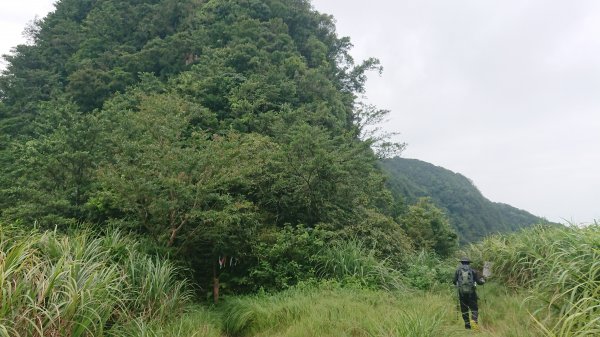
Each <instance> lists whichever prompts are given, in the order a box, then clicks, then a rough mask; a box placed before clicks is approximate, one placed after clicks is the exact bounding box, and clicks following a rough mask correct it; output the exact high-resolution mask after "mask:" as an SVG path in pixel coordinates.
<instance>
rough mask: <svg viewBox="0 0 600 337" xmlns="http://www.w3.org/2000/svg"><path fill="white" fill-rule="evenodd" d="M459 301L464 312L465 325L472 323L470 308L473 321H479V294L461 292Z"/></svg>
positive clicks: (461, 310) (462, 312)
mask: <svg viewBox="0 0 600 337" xmlns="http://www.w3.org/2000/svg"><path fill="white" fill-rule="evenodd" d="M458 301H459V303H460V312H461V314H462V318H463V321H465V326H470V325H471V324H470V321H469V310H471V315H472V318H473V321H474V322H475V323H477V315H478V312H477V310H478V309H477V294H476V293H472V294H468V295H463V294H459V295H458Z"/></svg>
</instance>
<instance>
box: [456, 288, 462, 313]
mask: <svg viewBox="0 0 600 337" xmlns="http://www.w3.org/2000/svg"><path fill="white" fill-rule="evenodd" d="M460 314H462V313H461V312H460V293H459V292H458V286H456V320H457V321H458V320H459V315H460Z"/></svg>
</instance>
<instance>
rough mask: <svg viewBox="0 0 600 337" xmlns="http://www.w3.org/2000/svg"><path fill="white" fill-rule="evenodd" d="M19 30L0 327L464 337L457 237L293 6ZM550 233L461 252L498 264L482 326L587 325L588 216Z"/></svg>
mask: <svg viewBox="0 0 600 337" xmlns="http://www.w3.org/2000/svg"><path fill="white" fill-rule="evenodd" d="M27 34H28V35H29V38H30V39H31V44H29V45H20V46H17V47H16V48H15V49H14V50H13V53H11V55H7V56H5V59H6V61H7V62H8V68H7V70H6V71H4V72H3V73H2V75H1V76H0V288H1V293H0V294H1V295H0V336H11V337H13V336H17V337H25V336H33V337H50V336H65V337H79V336H86V337H87V336H186V337H189V336H306V335H313V336H328V335H329V336H340V335H346V336H464V335H465V332H464V331H463V330H462V329H461V324H460V323H458V324H457V320H458V316H455V315H456V311H454V306H455V304H456V303H455V302H454V291H453V289H452V287H451V286H450V285H449V284H448V283H449V282H450V279H451V277H452V275H453V271H454V268H455V265H456V257H455V255H456V254H457V253H458V252H457V250H458V249H459V246H458V242H459V233H457V232H456V230H455V229H454V228H453V227H452V222H451V220H450V219H449V218H448V217H447V216H446V214H445V213H444V209H443V207H446V206H444V205H443V204H437V205H436V200H435V198H433V197H432V199H426V198H420V199H414V200H412V199H411V198H412V194H410V191H408V190H407V191H405V192H401V193H399V192H398V190H395V191H394V193H392V191H390V190H389V189H388V188H387V187H386V177H385V174H384V173H383V172H382V170H381V167H380V162H379V159H381V157H382V156H383V155H386V154H387V155H389V154H391V153H394V151H396V153H397V151H399V150H401V149H402V148H403V146H404V144H394V143H389V141H388V140H387V139H385V137H382V136H381V135H377V134H369V133H368V132H366V130H369V129H370V123H372V122H374V121H375V122H376V121H378V120H380V119H381V118H382V117H383V116H384V115H385V113H386V111H384V110H379V109H377V108H376V107H373V106H370V105H368V104H364V103H363V102H361V101H360V100H359V97H362V95H363V94H364V83H365V80H366V74H367V72H369V71H380V70H381V69H380V67H379V63H378V61H377V60H375V59H367V60H365V61H363V62H355V60H353V59H352V57H351V56H350V54H349V50H350V48H351V43H350V41H349V39H348V38H341V37H338V36H337V34H336V32H335V25H334V19H333V17H331V16H328V15H324V14H321V13H318V12H316V11H315V10H313V9H312V7H311V4H310V1H308V0H244V1H237V0H207V1H202V0H126V1H123V0H59V1H57V3H56V10H55V11H54V12H52V13H51V14H49V15H48V17H46V18H44V19H43V20H39V21H36V22H33V23H32V25H31V26H30V27H28V29H27ZM436 179H437V178H436ZM440 179H441V178H440ZM414 180H415V181H417V180H418V179H416V178H415V179H414ZM448 184H451V183H448ZM390 186H391V188H392V189H394V183H393V180H390ZM423 186H427V185H425V184H423ZM402 193H406V194H402ZM469 193H471V192H468V191H467V194H469ZM415 196H417V195H415ZM468 200H469V199H468V198H466V199H465V201H464V202H465V203H467V202H470V201H468ZM476 203H477V202H475V205H477V204H476ZM465 207H467V206H465ZM468 207H478V206H468ZM481 211H485V209H484V208H482V209H481ZM474 212H477V210H476V209H475V210H474ZM472 214H475V213H472ZM517 215H518V214H517ZM521 215H522V214H521ZM518 216H519V215H518ZM518 216H517V217H518ZM503 219H504V218H500V219H499V220H498V222H497V223H493V221H496V220H490V221H492V222H490V223H486V224H485V226H486V227H485V230H482V231H479V230H478V229H477V228H476V227H464V228H468V229H469V231H464V232H462V234H463V235H464V237H463V238H462V240H463V241H467V240H471V239H473V238H476V237H479V236H477V235H479V234H477V235H475V234H474V233H483V232H485V231H487V232H493V231H496V230H501V229H516V228H517V227H518V226H516V225H512V222H510V223H508V222H502V221H504V220H503ZM467 220H469V221H470V220H471V219H466V220H465V221H467ZM478 225H479V224H478V223H477V222H474V223H471V222H469V226H478ZM456 226H457V228H458V229H459V230H462V229H464V228H463V227H461V226H459V225H456ZM511 226H512V227H511ZM560 230H562V229H560V228H558V229H544V230H540V229H537V231H539V232H524V234H516V236H515V237H514V239H513V238H512V237H508V238H510V240H509V239H506V238H507V237H499V238H494V239H490V240H497V241H485V242H484V243H483V245H481V246H480V245H476V246H472V248H470V249H471V250H470V254H471V255H473V257H474V259H475V260H476V261H475V263H476V265H480V264H481V262H482V261H483V259H489V260H493V261H495V266H496V267H497V268H498V269H497V270H495V273H496V275H497V276H496V278H497V280H498V281H497V283H491V284H489V286H487V285H486V286H485V287H484V288H483V289H481V294H482V295H483V303H482V307H483V308H484V309H482V316H481V317H482V327H483V334H487V335H488V336H518V337H520V336H561V337H562V336H565V337H566V336H571V335H569V333H574V334H573V336H588V335H593V334H594V333H595V332H596V331H597V322H598V320H597V319H595V318H594V317H595V316H594V315H596V314H597V312H598V311H597V310H598V309H597V301H596V299H597V298H598V296H597V295H598V290H597V289H598V288H597V287H598V283H597V282H598V281H597V275H598V273H597V268H596V266H597V263H595V262H593V261H595V260H597V256H596V255H597V250H598V241H597V240H598V236H597V235H596V234H597V227H591V228H590V229H585V230H584V229H575V228H573V229H567V230H564V231H563V232H560ZM588 230H589V232H586V231H588ZM545 231H547V232H545ZM545 233H548V234H549V235H550V236H546V235H545ZM582 235H583V236H582ZM521 236H523V237H521ZM562 239H565V240H567V241H568V242H569V243H570V244H569V245H566V246H564V247H563V246H561V245H560V244H555V242H560V241H561V240H562ZM521 240H523V241H521ZM528 240H529V241H528ZM535 240H540V241H539V242H538V243H537V244H536V242H534V241H535ZM490 242H492V243H493V244H492V247H495V248H493V249H492V248H489V249H488V248H487V246H486V245H490ZM495 242H497V243H495ZM512 242H514V243H516V244H517V245H515V246H512ZM519 242H524V243H526V244H527V245H528V246H527V249H523V247H522V245H520V244H519ZM544 242H549V243H553V245H544V244H543V243H544ZM494 244H495V245H496V246H494ZM551 247H556V248H559V247H563V248H565V249H566V250H551V249H550V248H551ZM590 250H591V253H590ZM583 252H588V253H583ZM489 254H495V255H489ZM594 254H596V255H594ZM502 256H506V257H507V258H508V257H511V258H512V260H511V262H512V264H511V265H507V264H504V260H498V259H501V258H502ZM567 256H568V257H569V258H571V257H572V258H574V259H575V260H576V261H577V262H576V266H577V268H579V269H580V270H583V271H585V274H584V276H581V277H580V278H571V277H565V276H564V275H560V274H557V271H560V270H565V269H561V268H563V267H561V264H559V262H560V261H563V259H562V258H563V257H567ZM545 259H549V261H557V262H556V263H557V264H556V266H553V265H551V264H547V263H546V262H545V261H546V260H545ZM561 263H562V262H561ZM589 263H591V267H590V265H589ZM537 266H540V268H539V269H538V268H537ZM511 267H514V268H515V270H519V271H521V272H522V273H523V274H524V275H521V274H520V273H511V269H510V268H511ZM564 268H566V267H564ZM569 270H570V269H569ZM546 277H552V278H553V280H559V282H555V283H544V282H545V281H544V280H546ZM486 289H487V290H486ZM563 295H566V297H565V296H563ZM525 296H528V297H529V298H532V299H533V300H532V301H529V302H526V303H525V304H523V305H521V303H522V302H523V299H524V298H525ZM486 298H487V300H488V301H490V302H489V303H486V301H485V300H486ZM492 301H493V306H492ZM544 301H546V302H544ZM595 301H596V302H595ZM540 303H542V304H544V303H547V306H544V305H542V306H540ZM515 322H517V325H515ZM457 325H458V328H457ZM586 333H587V334H588V335H586Z"/></svg>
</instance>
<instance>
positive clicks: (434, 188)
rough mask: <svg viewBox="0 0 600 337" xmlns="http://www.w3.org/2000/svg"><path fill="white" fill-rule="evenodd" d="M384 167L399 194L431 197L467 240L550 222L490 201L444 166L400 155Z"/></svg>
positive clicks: (412, 199) (393, 191) (389, 180)
mask: <svg viewBox="0 0 600 337" xmlns="http://www.w3.org/2000/svg"><path fill="white" fill-rule="evenodd" d="M381 166H382V167H383V169H384V170H385V171H386V173H387V176H388V181H387V185H388V187H389V188H390V190H391V191H392V193H393V194H394V195H395V196H397V197H404V198H406V199H407V200H406V201H407V202H409V203H410V202H414V201H415V200H417V199H418V198H421V197H430V198H431V199H432V201H433V202H434V203H435V204H436V205H437V206H438V207H440V208H442V209H444V210H445V211H446V213H447V215H448V216H449V218H450V223H451V224H452V226H453V227H454V228H455V229H456V230H457V231H458V233H459V236H460V238H461V241H463V242H465V241H474V240H478V239H481V238H483V237H484V236H486V235H489V234H491V233H497V232H510V231H516V230H518V229H520V228H523V227H528V226H530V225H532V224H539V223H542V222H547V221H546V220H544V219H542V218H539V217H537V216H535V215H532V214H530V213H528V212H526V211H524V210H520V209H517V208H515V207H512V206H510V205H507V204H502V203H496V202H491V201H489V200H488V199H486V198H485V197H484V196H483V195H482V194H481V192H480V191H479V190H478V189H477V187H475V185H473V182H472V181H471V180H469V179H468V178H466V177H465V176H463V175H461V174H460V173H454V172H452V171H450V170H447V169H445V168H443V167H439V166H435V165H432V164H430V163H427V162H424V161H420V160H417V159H406V158H400V157H396V158H393V159H386V160H383V161H382V162H381Z"/></svg>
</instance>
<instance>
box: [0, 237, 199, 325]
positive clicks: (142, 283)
mask: <svg viewBox="0 0 600 337" xmlns="http://www.w3.org/2000/svg"><path fill="white" fill-rule="evenodd" d="M176 272H177V270H176V268H175V267H174V266H173V265H172V264H170V263H169V262H164V261H163V262H161V261H158V260H152V259H149V258H147V257H144V256H143V255H141V254H139V253H137V251H136V250H135V243H134V242H133V241H131V240H129V239H127V238H126V237H125V236H124V235H122V234H121V233H120V232H118V231H114V232H111V233H109V234H108V235H107V236H104V237H100V236H96V235H94V234H93V233H91V232H85V231H83V232H80V233H77V234H73V235H70V236H63V235H59V234H57V233H55V232H45V233H35V232H23V231H19V230H16V229H14V228H9V227H6V226H2V227H0V289H1V293H0V336H11V337H18V336H67V337H79V336H104V335H108V334H109V332H110V330H111V328H112V327H114V326H118V325H120V324H123V323H124V322H127V321H129V320H132V319H135V318H141V319H162V318H165V317H167V316H168V315H172V314H175V313H177V312H178V311H180V309H181V307H182V306H183V304H184V303H186V301H187V300H188V297H189V293H188V292H187V291H186V290H185V289H186V284H185V282H181V281H176V280H175V279H174V278H173V275H174V274H175V273H176Z"/></svg>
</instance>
